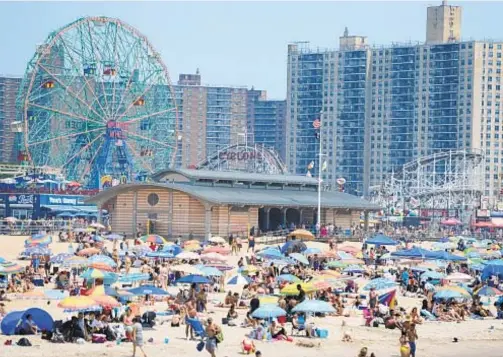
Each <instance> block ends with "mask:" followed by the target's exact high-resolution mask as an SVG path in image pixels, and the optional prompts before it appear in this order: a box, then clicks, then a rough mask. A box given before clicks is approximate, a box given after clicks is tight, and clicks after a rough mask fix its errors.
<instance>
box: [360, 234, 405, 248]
mask: <svg viewBox="0 0 503 357" xmlns="http://www.w3.org/2000/svg"><path fill="white" fill-rule="evenodd" d="M365 243H367V244H374V245H397V244H398V242H397V241H395V240H393V239H391V238H390V237H387V236H385V235H383V234H377V235H375V236H373V237H372V238H369V239H367V240H366V241H365Z"/></svg>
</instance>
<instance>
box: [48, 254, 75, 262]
mask: <svg viewBox="0 0 503 357" xmlns="http://www.w3.org/2000/svg"><path fill="white" fill-rule="evenodd" d="M71 257H74V255H73V254H68V253H60V254H57V255H55V256H53V257H51V259H50V262H51V263H52V264H62V263H63V262H64V261H65V260H67V259H69V258H71Z"/></svg>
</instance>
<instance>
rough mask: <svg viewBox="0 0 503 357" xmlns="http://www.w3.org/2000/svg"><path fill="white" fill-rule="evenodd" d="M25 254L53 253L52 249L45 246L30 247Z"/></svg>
mask: <svg viewBox="0 0 503 357" xmlns="http://www.w3.org/2000/svg"><path fill="white" fill-rule="evenodd" d="M22 254H23V255H51V250H50V249H49V248H47V247H45V246H36V247H29V248H26V249H25V250H24V252H23V253H22Z"/></svg>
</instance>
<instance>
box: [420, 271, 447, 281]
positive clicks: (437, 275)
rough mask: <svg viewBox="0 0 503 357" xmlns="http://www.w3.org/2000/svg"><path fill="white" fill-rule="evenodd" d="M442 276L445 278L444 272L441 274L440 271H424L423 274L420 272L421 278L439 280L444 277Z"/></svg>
mask: <svg viewBox="0 0 503 357" xmlns="http://www.w3.org/2000/svg"><path fill="white" fill-rule="evenodd" d="M444 278H445V274H442V273H439V272H436V271H426V272H424V273H423V274H421V280H428V279H432V280H440V279H444Z"/></svg>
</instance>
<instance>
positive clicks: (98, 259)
mask: <svg viewBox="0 0 503 357" xmlns="http://www.w3.org/2000/svg"><path fill="white" fill-rule="evenodd" d="M87 261H88V262H89V263H91V264H92V263H102V264H106V265H108V266H111V267H112V268H114V267H116V266H117V263H116V262H115V261H114V260H113V259H112V258H110V257H109V256H108V255H103V254H97V255H93V256H92V257H90V258H89V259H87Z"/></svg>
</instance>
